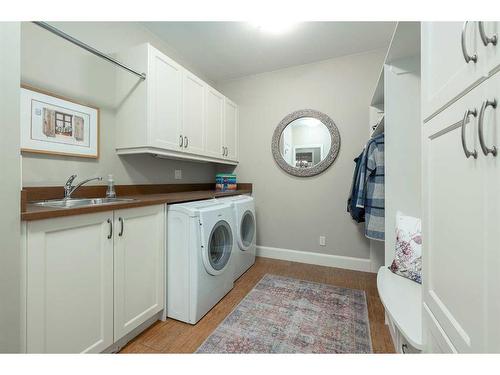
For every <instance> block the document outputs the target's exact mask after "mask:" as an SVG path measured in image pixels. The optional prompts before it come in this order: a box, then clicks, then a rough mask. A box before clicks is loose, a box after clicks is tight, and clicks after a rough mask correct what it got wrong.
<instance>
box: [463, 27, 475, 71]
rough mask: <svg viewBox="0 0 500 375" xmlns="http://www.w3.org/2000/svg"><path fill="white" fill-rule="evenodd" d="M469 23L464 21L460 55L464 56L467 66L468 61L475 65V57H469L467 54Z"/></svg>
mask: <svg viewBox="0 0 500 375" xmlns="http://www.w3.org/2000/svg"><path fill="white" fill-rule="evenodd" d="M468 23H469V21H465V22H464V25H463V27H462V53H463V54H464V59H465V62H466V63H467V64H468V63H469V62H470V61H473V62H474V63H477V55H476V54H473V55H469V52H467V25H468Z"/></svg>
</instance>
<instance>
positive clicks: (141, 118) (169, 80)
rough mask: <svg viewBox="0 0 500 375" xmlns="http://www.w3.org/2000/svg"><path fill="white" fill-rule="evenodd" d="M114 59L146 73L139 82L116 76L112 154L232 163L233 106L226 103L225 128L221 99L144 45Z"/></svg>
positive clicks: (234, 141)
mask: <svg viewBox="0 0 500 375" xmlns="http://www.w3.org/2000/svg"><path fill="white" fill-rule="evenodd" d="M117 57H118V59H119V60H120V61H122V62H124V63H126V64H128V65H130V66H132V67H134V68H135V69H138V70H140V71H144V72H146V80H144V81H141V80H138V79H137V77H134V76H132V75H131V74H129V73H128V72H125V71H119V72H117V84H116V87H117V90H116V92H117V111H116V112H117V115H116V150H117V153H118V154H143V153H149V154H156V155H159V156H162V157H167V158H169V157H171V158H175V159H179V158H180V159H187V160H198V161H213V162H217V163H225V164H233V165H234V164H237V162H238V159H237V149H236V148H237V139H236V137H237V134H238V129H237V126H238V122H237V117H236V116H237V115H236V113H237V106H236V104H234V103H232V102H230V101H228V102H229V103H231V104H230V105H231V106H232V108H230V112H231V113H230V117H229V124H227V125H226V124H225V116H224V112H225V110H224V101H225V100H227V98H225V97H224V96H223V95H222V94H220V93H218V92H217V90H215V89H213V88H212V87H210V85H208V84H207V83H206V82H204V81H202V80H201V79H199V78H198V77H196V76H195V75H194V74H192V73H191V72H189V71H188V70H186V69H184V68H183V67H182V66H180V65H179V64H177V63H176V62H175V61H173V60H172V59H170V58H169V57H167V56H165V55H164V54H163V53H161V52H160V51H158V50H157V49H155V48H154V47H152V46H151V45H150V44H142V45H140V46H137V47H134V48H131V49H129V50H127V51H125V52H123V53H119V54H118V55H117ZM226 107H227V106H226ZM226 136H227V137H226ZM224 142H226V143H227V144H223V143H224ZM223 146H224V148H223Z"/></svg>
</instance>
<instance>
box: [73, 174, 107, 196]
mask: <svg viewBox="0 0 500 375" xmlns="http://www.w3.org/2000/svg"><path fill="white" fill-rule="evenodd" d="M75 178H76V174H73V175H71V176H70V177H69V178H68V181H66V183H65V184H64V199H71V194H73V193H74V192H75V190H76V189H78V188H79V187H80V186H82V185H83V184H86V183H87V182H90V181H94V180H97V181H101V180H102V177H94V178H89V179H86V180H83V181H82V182H80V183H79V184H77V185H75V186H73V181H74V180H75Z"/></svg>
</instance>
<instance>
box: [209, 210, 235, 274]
mask: <svg viewBox="0 0 500 375" xmlns="http://www.w3.org/2000/svg"><path fill="white" fill-rule="evenodd" d="M232 249H233V235H232V233H231V226H230V225H229V223H228V222H227V221H225V220H220V221H218V222H217V223H216V224H215V225H214V226H213V228H212V231H211V232H210V236H209V237H208V242H207V244H206V248H204V249H203V263H204V265H205V269H206V270H207V272H208V273H209V274H211V275H220V274H221V273H222V272H224V270H225V269H226V267H227V266H228V264H229V259H230V257H231V251H232Z"/></svg>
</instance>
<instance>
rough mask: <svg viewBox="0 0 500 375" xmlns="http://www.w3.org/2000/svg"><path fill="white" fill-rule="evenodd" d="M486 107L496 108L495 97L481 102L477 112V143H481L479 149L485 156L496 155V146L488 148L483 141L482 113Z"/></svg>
mask: <svg viewBox="0 0 500 375" xmlns="http://www.w3.org/2000/svg"><path fill="white" fill-rule="evenodd" d="M488 107H492V108H496V107H497V101H496V99H493V100H486V101H484V102H483V105H482V106H481V111H480V112H479V120H478V121H479V124H478V133H479V143H480V144H481V149H482V150H483V154H484V155H485V156H488V154H492V155H493V156H497V148H496V147H495V146H492V147H491V148H489V147H488V146H486V144H485V142H484V133H483V124H484V113H485V112H486V108H488Z"/></svg>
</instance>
